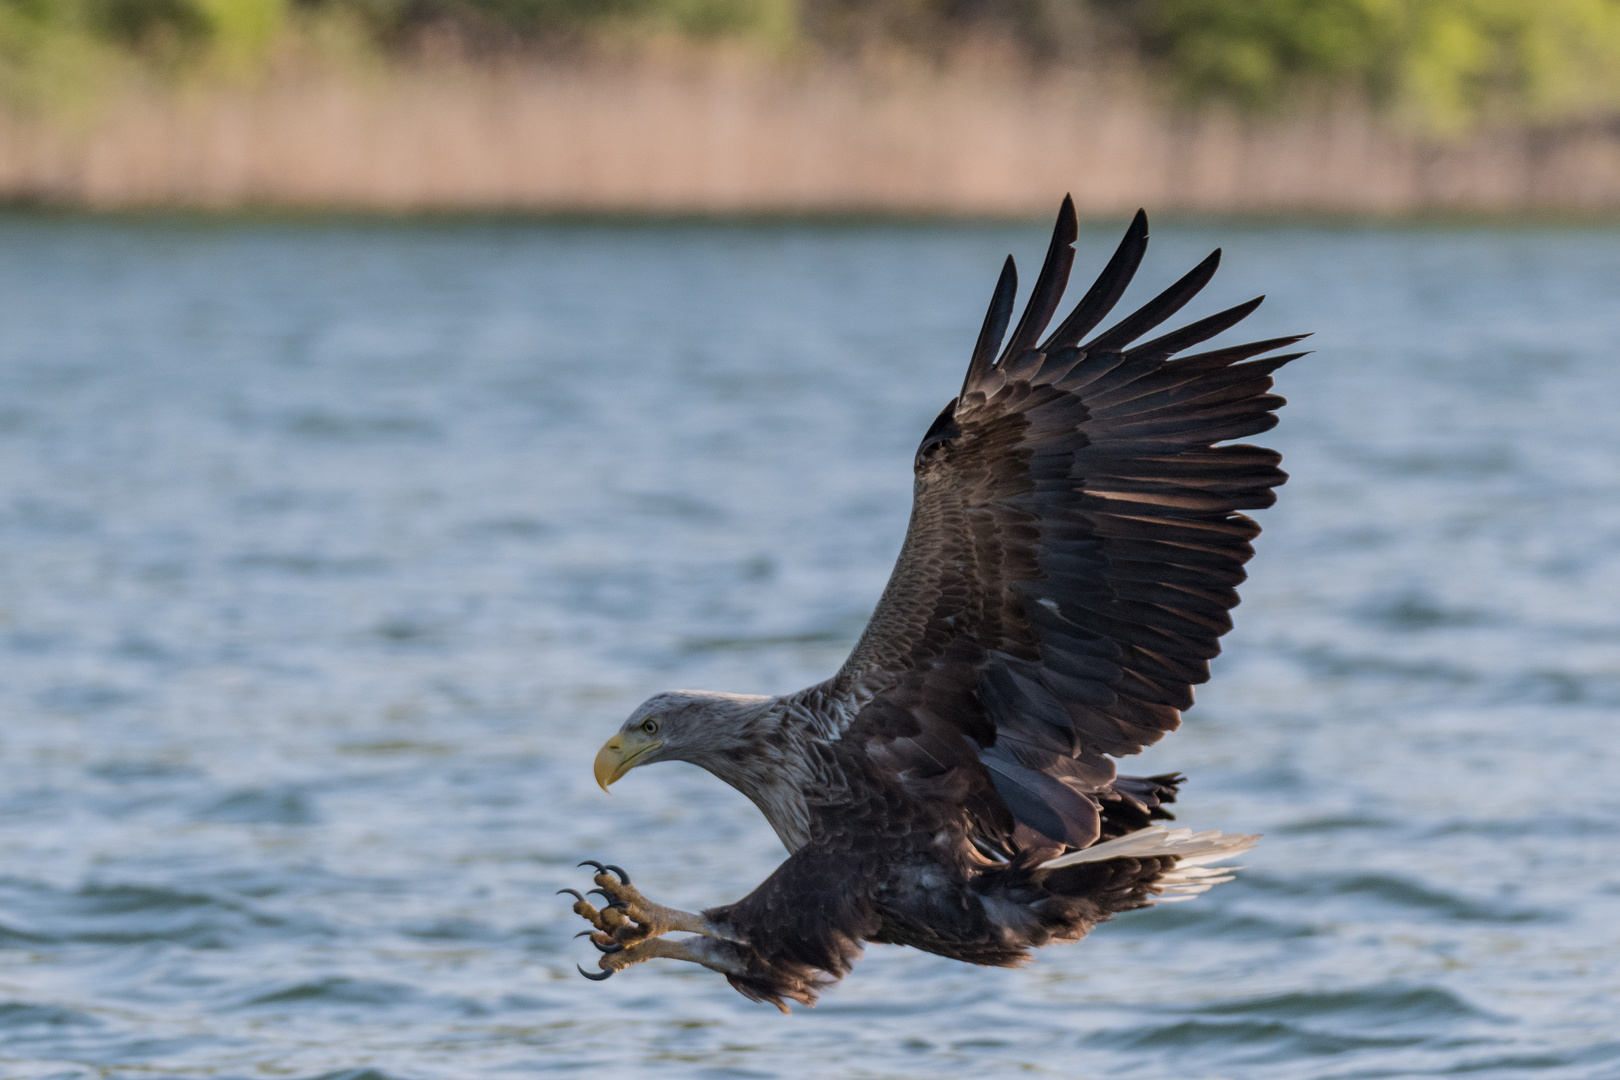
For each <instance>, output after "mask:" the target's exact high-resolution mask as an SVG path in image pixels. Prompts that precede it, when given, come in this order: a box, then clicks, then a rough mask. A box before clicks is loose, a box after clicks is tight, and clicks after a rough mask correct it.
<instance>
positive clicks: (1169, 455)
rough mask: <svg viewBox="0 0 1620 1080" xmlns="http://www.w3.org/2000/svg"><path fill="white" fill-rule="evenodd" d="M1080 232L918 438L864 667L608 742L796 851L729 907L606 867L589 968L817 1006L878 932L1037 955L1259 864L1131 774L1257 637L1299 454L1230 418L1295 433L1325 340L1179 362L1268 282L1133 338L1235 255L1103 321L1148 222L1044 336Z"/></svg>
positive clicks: (1005, 961) (1068, 212)
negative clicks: (1228, 649) (1226, 639)
mask: <svg viewBox="0 0 1620 1080" xmlns="http://www.w3.org/2000/svg"><path fill="white" fill-rule="evenodd" d="M1077 234H1078V230H1077V225H1076V221H1075V214H1074V206H1073V203H1072V202H1071V201H1070V200H1068V199H1065V200H1064V202H1063V209H1062V211H1061V212H1060V213H1059V215H1058V220H1057V229H1056V231H1055V233H1054V235H1053V237H1052V244H1051V247H1050V249H1049V250H1048V251H1047V254H1046V262H1045V264H1044V265H1043V266H1042V267H1041V273H1040V277H1039V279H1038V280H1037V281H1036V282H1035V288H1034V290H1033V292H1032V293H1031V295H1030V298H1029V303H1028V306H1027V307H1026V308H1025V309H1024V314H1023V317H1022V318H1020V319H1019V321H1018V325H1017V326H1016V327H1014V328H1013V331H1012V336H1011V338H1010V339H1008V340H1007V342H1006V345H1005V347H1002V339H1003V338H1004V337H1005V336H1006V332H1007V326H1008V323H1009V322H1010V321H1011V316H1012V310H1013V297H1014V294H1015V292H1016V290H1017V275H1016V273H1015V271H1014V269H1013V261H1012V258H1011V257H1010V256H1009V257H1008V259H1007V262H1006V265H1005V267H1004V268H1003V269H1002V271H1001V279H1000V280H999V281H998V282H997V284H996V289H995V295H994V297H993V298H992V300H991V301H990V311H989V314H988V315H987V316H986V317H985V321H984V328H983V329H982V330H981V331H980V333H979V338H978V342H977V344H976V345H975V346H974V349H973V357H972V360H971V361H970V362H969V364H968V370H967V378H966V380H965V381H964V382H963V384H962V392H961V393H960V394H959V395H958V396H957V397H956V398H955V399H954V400H953V401H951V403H950V404H948V405H946V406H945V409H944V411H942V412H941V413H940V414H939V418H938V419H936V420H935V421H934V423H933V425H932V426H931V427H930V428H929V429H928V431H927V433H926V434H925V435H924V436H923V440H922V445H921V446H919V447H918V448H917V456H916V462H915V469H916V481H915V488H914V501H913V505H912V511H911V525H910V528H909V530H908V531H907V533H906V539H905V545H904V547H903V548H902V549H901V552H900V558H899V561H898V563H896V565H895V568H894V573H893V576H892V577H891V578H890V579H889V584H888V587H887V588H886V589H885V590H884V592H883V596H882V598H881V600H879V602H878V606H877V610H876V611H875V612H874V614H873V615H872V620H871V622H870V624H868V626H867V627H866V630H865V632H864V633H863V634H862V635H861V639H860V641H859V643H858V644H857V645H856V646H855V650H854V652H853V653H851V655H850V657H849V659H848V660H847V661H846V662H845V663H844V666H843V668H842V669H840V670H839V672H838V673H837V674H836V675H834V676H833V677H832V678H831V679H828V680H827V681H826V682H823V683H820V684H818V685H816V686H812V687H809V688H808V689H805V690H800V691H799V692H797V693H793V694H787V695H784V696H781V697H754V696H747V695H738V694H717V693H707V692H699V691H688V690H678V691H673V692H670V693H664V694H659V695H657V696H656V697H653V698H652V699H650V700H648V701H647V702H646V703H645V704H643V705H641V706H640V707H639V708H637V709H636V710H635V712H633V713H632V714H631V716H630V718H629V720H627V721H626V722H625V724H624V726H623V727H622V728H620V730H619V732H618V733H617V734H616V735H614V736H613V737H612V738H611V739H609V740H608V741H607V744H606V745H605V746H603V747H602V750H601V753H600V754H599V755H598V756H597V758H596V778H597V780H598V782H600V783H601V784H602V786H603V788H604V789H606V787H607V785H609V784H611V783H613V782H614V781H615V780H617V779H619V778H620V777H621V776H623V775H624V774H625V773H626V772H628V771H629V770H630V769H632V768H634V767H636V766H638V765H646V764H650V763H652V762H655V761H687V762H691V763H692V764H694V765H700V766H702V767H703V768H705V769H707V770H708V771H709V772H711V773H713V774H714V775H715V776H717V777H719V778H720V779H721V780H724V781H725V782H726V783H728V784H730V785H731V786H732V787H734V788H736V789H737V790H738V791H741V792H742V793H743V794H744V795H746V796H748V798H749V799H751V800H753V802H754V804H755V805H756V806H758V807H759V808H760V810H761V811H762V812H763V813H764V814H765V817H766V818H767V819H768V820H769V821H770V823H771V826H772V827H773V828H774V829H775V830H776V833H777V835H778V836H779V837H781V839H782V843H783V844H785V845H786V846H787V849H788V851H789V852H790V853H791V854H790V855H789V857H788V859H787V860H786V861H785V862H784V863H782V865H781V866H779V867H778V868H777V869H776V871H775V872H774V873H773V874H771V875H770V877H768V878H766V880H765V881H764V883H763V884H761V885H760V886H759V887H758V888H757V889H755V890H754V891H753V892H752V893H750V894H749V895H747V896H745V897H743V898H742V899H741V900H739V901H737V902H736V903H733V904H726V905H724V906H721V907H715V908H710V909H708V910H707V911H704V912H702V913H701V914H694V913H691V912H684V911H676V910H674V909H671V908H666V907H663V906H660V905H658V904H654V903H652V902H650V901H648V900H647V899H646V898H645V897H643V896H642V895H641V893H640V892H639V891H638V890H637V889H636V888H635V887H634V886H632V885H631V884H630V881H629V879H628V876H627V875H625V874H624V872H623V871H621V870H619V869H618V868H617V867H612V866H608V867H603V866H602V864H600V863H582V864H581V865H594V866H596V867H597V869H598V873H597V874H596V877H595V881H596V889H594V890H592V891H593V892H600V893H601V894H603V896H604V898H605V899H604V904H605V906H604V907H602V908H600V909H598V908H597V907H595V906H594V905H593V904H592V902H591V901H589V900H587V899H585V898H584V897H583V896H580V895H579V894H578V893H577V892H573V890H563V891H564V892H570V893H573V895H574V896H576V897H578V898H579V899H578V902H577V903H575V905H574V911H575V912H577V913H578V914H579V915H581V916H583V917H584V918H585V919H586V920H588V921H589V922H590V923H591V926H592V927H593V929H592V930H590V931H586V932H585V933H586V934H589V936H590V938H591V941H592V942H593V943H594V944H595V945H596V946H597V947H598V948H599V949H601V951H602V953H603V956H602V957H601V959H600V968H601V970H600V972H599V973H598V974H595V975H590V976H588V977H590V978H597V979H605V978H607V977H608V976H609V975H611V974H612V973H614V972H616V971H618V970H620V969H621V968H625V967H629V966H630V965H631V964H637V963H640V962H642V961H644V960H650V959H653V958H655V957H668V958H672V959H677V960H689V961H693V962H695V963H698V964H702V965H703V966H705V967H708V968H712V969H713V970H715V971H718V972H721V973H722V974H724V975H725V976H726V978H727V979H728V980H730V982H731V984H732V986H734V987H736V988H737V989H738V990H740V991H741V992H742V993H743V994H746V995H747V996H748V997H750V998H753V999H755V1000H757V1001H768V1002H771V1003H773V1004H775V1005H776V1006H778V1007H779V1008H782V1009H783V1010H784V1011H786V1004H785V1002H786V1001H788V1000H792V1001H799V1002H803V1003H805V1004H813V1003H814V1001H815V998H816V995H817V993H818V991H819V990H820V989H822V988H823V987H824V986H826V985H828V984H829V983H831V982H833V981H835V980H837V979H839V978H841V977H843V976H844V975H845V974H846V973H847V972H848V971H849V969H850V966H851V964H853V962H854V961H855V960H856V959H857V958H858V957H859V955H860V952H861V948H862V945H863V943H865V942H868V941H874V942H890V943H895V944H901V945H911V946H914V947H916V948H919V949H924V950H926V951H928V952H932V953H938V954H939V955H941V956H949V957H953V958H955V959H958V960H965V961H968V962H970V963H974V964H997V965H1013V964H1017V963H1019V962H1021V961H1023V960H1026V959H1028V958H1029V950H1030V949H1033V948H1037V947H1039V946H1042V945H1046V944H1048V943H1050V942H1054V941H1073V940H1076V939H1078V938H1081V937H1083V936H1084V935H1085V934H1086V933H1087V932H1088V931H1089V930H1090V929H1091V928H1092V927H1093V926H1095V925H1097V924H1098V923H1099V922H1102V921H1104V920H1105V919H1108V918H1109V917H1110V916H1112V915H1113V914H1114V913H1116V912H1120V911H1126V910H1129V909H1132V908H1140V907H1146V906H1148V905H1150V904H1153V903H1154V902H1156V901H1164V900H1175V899H1185V898H1188V897H1190V896H1192V895H1194V894H1196V893H1198V892H1202V891H1203V890H1204V889H1207V888H1208V887H1209V886H1210V885H1212V884H1215V883H1218V882H1220V881H1225V880H1228V876H1227V873H1228V871H1227V869H1226V868H1220V867H1213V866H1211V865H1209V864H1210V863H1214V862H1218V861H1220V860H1221V859H1224V858H1227V857H1230V856H1231V855H1234V854H1236V853H1237V852H1239V851H1242V850H1244V849H1246V848H1248V847H1249V846H1251V845H1252V844H1253V843H1254V840H1255V838H1254V837H1250V836H1234V835H1223V834H1220V833H1216V832H1204V833H1191V832H1189V831H1188V830H1186V829H1175V830H1171V829H1168V828H1167V827H1166V826H1164V825H1161V824H1157V822H1159V821H1161V820H1163V819H1167V818H1169V817H1170V816H1171V815H1170V814H1169V813H1168V812H1166V811H1165V809H1164V805H1165V804H1166V803H1169V802H1172V801H1174V799H1175V795H1176V789H1177V786H1178V785H1179V784H1180V782H1181V777H1180V776H1179V775H1177V774H1170V775H1165V776H1152V777H1145V778H1139V777H1128V776H1119V775H1117V774H1116V773H1115V770H1114V762H1113V760H1112V759H1113V758H1115V757H1120V756H1123V755H1126V754H1134V753H1137V752H1139V751H1141V750H1142V748H1143V747H1145V746H1148V745H1150V744H1152V743H1155V742H1157V741H1158V740H1159V739H1161V738H1162V737H1163V736H1164V735H1165V733H1166V732H1169V731H1173V730H1175V728H1176V727H1177V726H1178V725H1179V724H1180V722H1181V710H1183V709H1185V708H1187V707H1188V706H1189V705H1191V704H1192V700H1193V698H1192V689H1191V688H1192V686H1193V685H1194V684H1197V683H1202V682H1204V681H1206V680H1207V679H1208V678H1209V661H1210V658H1211V657H1213V656H1215V655H1216V654H1217V653H1218V652H1219V651H1220V645H1219V642H1220V637H1221V635H1222V634H1224V633H1226V631H1228V630H1230V629H1231V628H1232V620H1231V617H1230V615H1229V612H1230V611H1231V609H1232V608H1233V607H1234V606H1235V605H1236V604H1237V602H1238V595H1237V592H1236V586H1237V585H1238V584H1239V583H1240V582H1242V581H1243V579H1244V570H1243V566H1244V564H1245V563H1246V562H1248V560H1249V558H1250V556H1252V555H1253V553H1254V549H1253V548H1252V547H1251V546H1250V541H1252V540H1253V539H1254V538H1255V536H1256V535H1258V533H1259V531H1260V529H1259V527H1258V526H1257V525H1256V524H1255V523H1254V522H1253V521H1252V520H1251V519H1250V518H1248V517H1246V516H1245V515H1244V514H1243V513H1241V511H1244V510H1252V509H1255V508H1257V507H1264V506H1269V505H1270V504H1271V503H1272V502H1273V501H1274V500H1275V498H1276V496H1275V493H1274V492H1273V490H1272V489H1273V488H1275V487H1277V486H1278V485H1279V484H1281V483H1282V482H1283V481H1284V480H1285V479H1286V474H1284V473H1283V472H1282V471H1281V470H1280V469H1278V467H1277V465H1278V462H1279V460H1280V458H1279V455H1277V454H1276V453H1275V452H1274V451H1271V450H1265V449H1261V448H1260V447H1256V446H1247V445H1243V444H1231V443H1229V442H1228V440H1231V439H1239V438H1243V437H1246V436H1250V435H1254V434H1257V433H1258V432H1262V431H1266V430H1268V429H1269V428H1271V427H1272V426H1273V425H1275V424H1276V422H1277V418H1276V415H1275V412H1276V409H1277V408H1278V407H1279V406H1281V405H1282V404H1283V399H1282V398H1280V397H1277V396H1275V395H1273V394H1271V393H1269V391H1270V389H1271V385H1272V380H1271V374H1272V372H1274V371H1276V370H1277V369H1278V368H1279V367H1281V366H1282V365H1283V364H1286V363H1287V362H1288V361H1290V360H1293V359H1295V358H1296V357H1298V356H1301V355H1303V354H1302V353H1285V354H1281V355H1278V354H1277V353H1276V350H1278V349H1281V348H1285V347H1287V346H1289V345H1291V344H1293V343H1294V342H1296V341H1298V340H1300V338H1299V337H1285V338H1274V339H1272V340H1270V341H1259V342H1254V343H1252V344H1247V345H1234V346H1229V347H1226V348H1221V349H1215V350H1213V351H1209V352H1201V353H1197V354H1195V355H1190V356H1180V357H1178V356H1177V355H1176V354H1177V353H1180V352H1182V351H1183V350H1184V349H1187V348H1189V347H1191V346H1193V345H1196V344H1198V343H1199V342H1202V341H1204V340H1206V339H1207V338H1211V337H1213V336H1215V335H1216V334H1218V333H1220V332H1221V331H1223V330H1226V329H1227V328H1229V327H1231V326H1232V325H1233V324H1235V323H1237V322H1238V321H1239V320H1240V319H1242V318H1243V317H1244V316H1246V315H1248V314H1249V313H1250V312H1251V311H1253V310H1254V309H1255V307H1256V306H1258V305H1259V303H1260V300H1259V299H1255V300H1251V301H1249V302H1248V303H1245V304H1239V305H1238V306H1237V307H1234V308H1231V309H1229V310H1227V311H1223V312H1220V313H1219V314H1216V315H1211V316H1209V317H1208V318H1205V319H1201V320H1199V321H1197V322H1195V323H1192V324H1190V325H1188V326H1185V327H1183V328H1182V329H1180V330H1176V331H1174V332H1172V333H1168V334H1164V335H1162V336H1159V337H1155V338H1153V339H1152V340H1150V341H1146V342H1143V343H1141V344H1133V343H1134V342H1136V341H1137V340H1138V339H1139V338H1141V337H1143V336H1144V335H1145V334H1147V333H1148V332H1149V331H1151V330H1153V329H1154V328H1155V327H1157V326H1159V324H1161V323H1163V322H1164V321H1165V320H1166V319H1169V318H1170V317H1171V316H1172V315H1174V314H1175V313H1176V312H1177V311H1179V310H1180V309H1181V307H1182V306H1183V305H1184V304H1186V303H1187V302H1188V301H1189V300H1191V299H1192V297H1193V296H1194V295H1195V294H1196V293H1197V292H1198V291H1199V290H1200V289H1202V288H1203V287H1204V285H1205V284H1206V283H1207V282H1208V281H1209V279H1210V277H1211V276H1212V275H1213V274H1214V273H1215V267H1216V265H1217V263H1218V262H1219V258H1220V252H1219V251H1218V250H1217V251H1216V252H1215V253H1214V254H1212V255H1210V256H1209V258H1207V259H1205V260H1204V261H1203V262H1202V263H1200V264H1199V265H1198V266H1197V267H1196V268H1194V269H1193V271H1192V272H1191V273H1189V274H1187V276H1185V277H1183V278H1182V279H1181V280H1180V281H1177V282H1176V283H1175V284H1174V285H1172V286H1170V287H1169V288H1168V289H1166V290H1165V291H1164V292H1162V293H1160V294H1159V295H1158V296H1156V297H1154V298H1153V299H1152V300H1150V301H1149V302H1148V303H1147V304H1146V305H1144V306H1143V307H1142V308H1141V309H1140V310H1138V311H1136V312H1135V313H1133V314H1131V315H1129V316H1127V317H1125V318H1124V319H1121V320H1120V321H1119V322H1117V323H1115V324H1114V325H1113V326H1111V327H1109V328H1108V329H1106V330H1103V331H1102V332H1101V333H1097V334H1095V335H1093V333H1092V332H1093V331H1094V330H1095V329H1096V328H1097V326H1098V325H1099V324H1100V323H1101V322H1102V320H1103V319H1104V318H1105V317H1106V316H1107V315H1108V313H1109V311H1110V310H1111V309H1112V308H1113V307H1114V305H1115V303H1116V302H1117V301H1118V300H1119V298H1120V295H1121V294H1122V293H1123V292H1124V291H1125V287H1126V285H1127V284H1128V283H1129V282H1130V280H1131V277H1132V275H1133V274H1134V273H1135V271H1136V268H1137V265H1138V264H1139V263H1140V262H1141V260H1142V255H1143V252H1144V251H1145V250H1146V248H1147V239H1148V230H1147V218H1146V216H1145V215H1144V214H1142V213H1141V212H1138V213H1137V215H1136V218H1135V220H1133V221H1132V222H1131V225H1130V228H1129V229H1128V230H1127V231H1126V233H1125V239H1124V240H1123V241H1122V242H1121V243H1120V245H1119V248H1118V250H1117V251H1115V252H1114V255H1113V258H1112V259H1110V260H1109V262H1108V265H1107V266H1106V267H1105V268H1104V269H1103V271H1102V274H1101V276H1100V277H1098V279H1097V281H1096V283H1095V284H1094V285H1092V286H1091V288H1090V289H1089V290H1087V292H1086V294H1085V296H1083V297H1082V298H1081V299H1080V302H1079V304H1078V305H1076V307H1075V308H1074V310H1073V311H1072V312H1070V314H1069V315H1068V317H1067V318H1065V319H1064V320H1063V321H1062V323H1061V324H1059V326H1058V327H1057V329H1056V330H1054V331H1052V333H1051V334H1050V335H1049V336H1047V337H1046V339H1045V340H1044V341H1041V340H1040V336H1041V334H1042V332H1043V331H1044V330H1045V329H1046V327H1047V325H1048V323H1049V322H1050V321H1051V319H1052V317H1053V315H1054V313H1055V312H1056V311H1057V308H1058V302H1059V300H1060V298H1061V297H1062V294H1063V291H1064V287H1065V285H1066V284H1067V282H1068V277H1069V269H1070V265H1071V264H1072V263H1073V261H1074V250H1073V246H1072V245H1073V243H1074V240H1075V238H1076V236H1077ZM1267 354H1269V355H1267ZM1218 443H1219V444H1224V445H1216V444H1218ZM671 932H684V933H688V934H691V935H692V936H690V937H683V938H669V937H665V936H664V935H665V934H668V933H671ZM581 972H582V973H584V972H583V969H581Z"/></svg>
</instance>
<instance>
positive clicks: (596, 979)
mask: <svg viewBox="0 0 1620 1080" xmlns="http://www.w3.org/2000/svg"><path fill="white" fill-rule="evenodd" d="M574 966H575V967H576V968H579V973H580V974H581V975H583V976H585V977H586V978H587V979H589V980H591V982H601V981H602V980H603V979H611V978H612V977H613V972H611V971H604V972H602V973H601V974H600V975H592V974H591V973H590V972H588V971H586V970H585V969H584V968H582V967H579V965H578V964H575V965H574Z"/></svg>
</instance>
